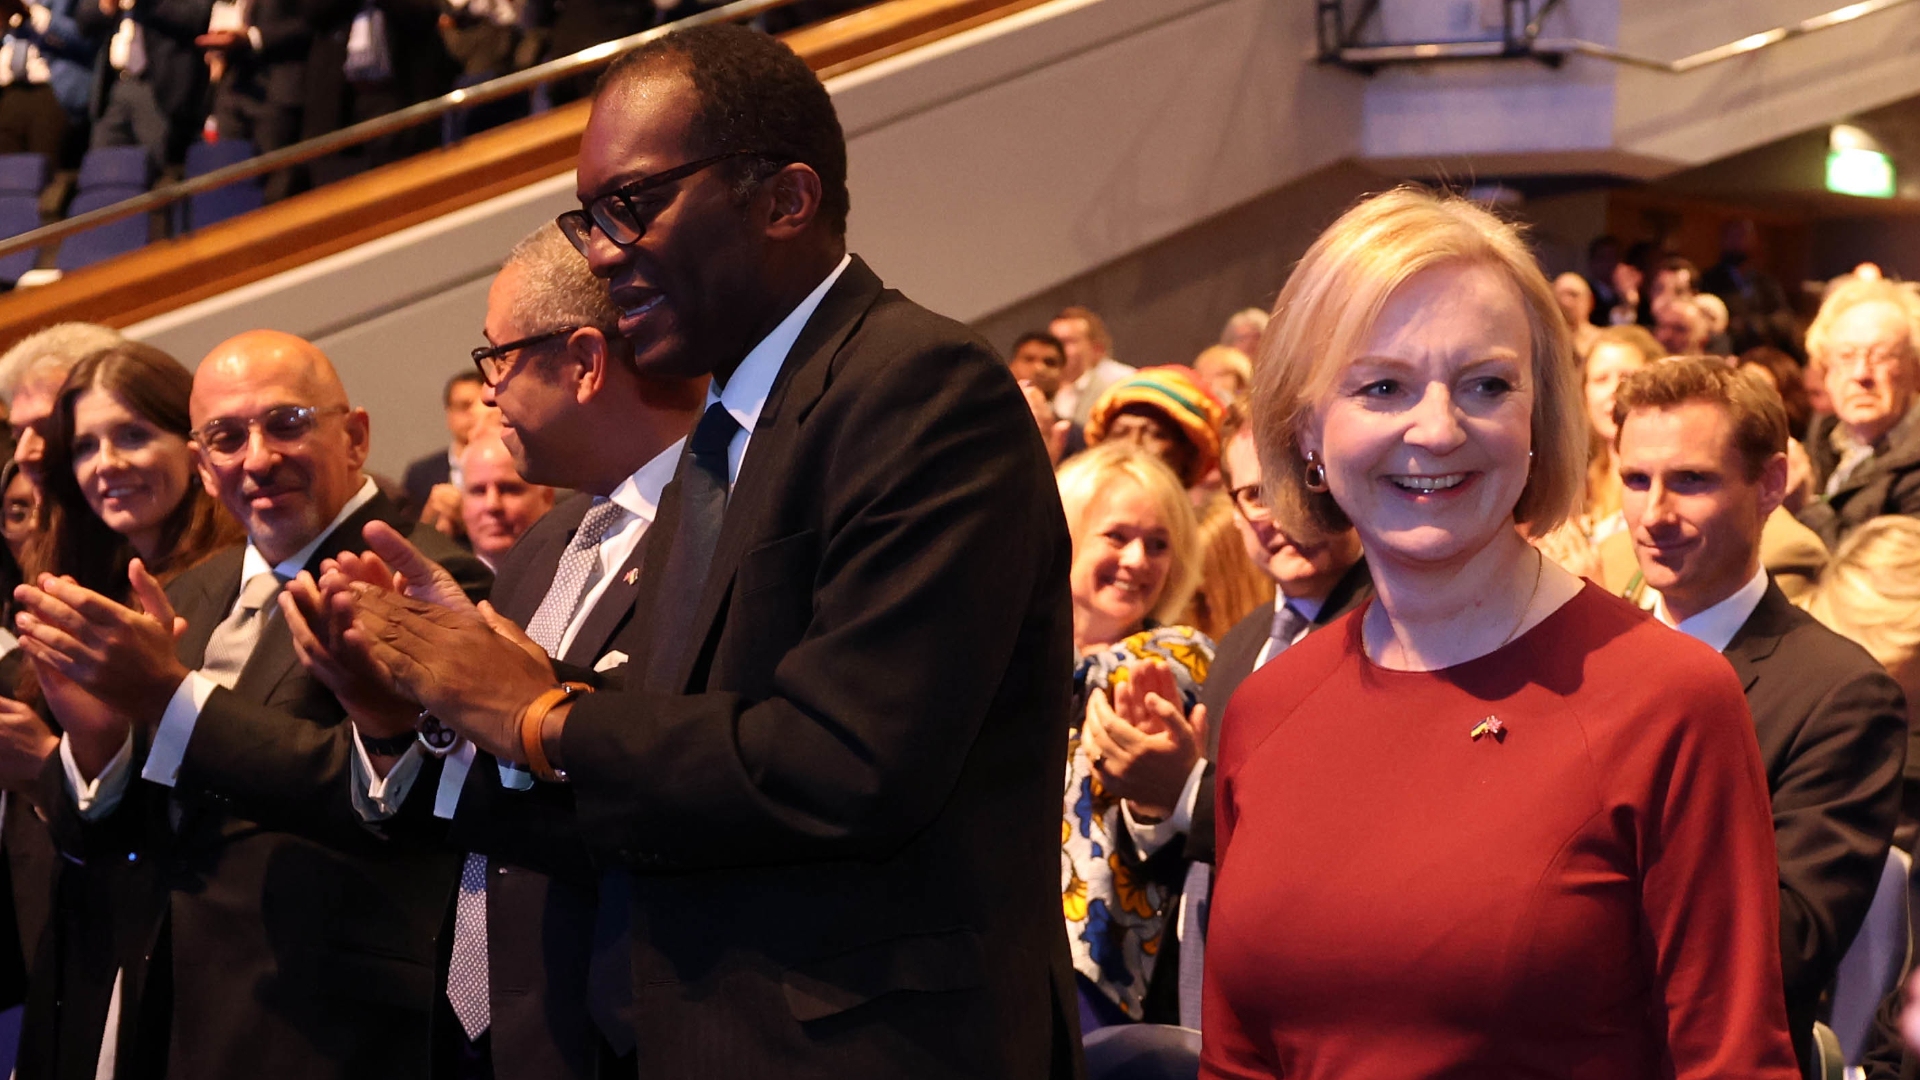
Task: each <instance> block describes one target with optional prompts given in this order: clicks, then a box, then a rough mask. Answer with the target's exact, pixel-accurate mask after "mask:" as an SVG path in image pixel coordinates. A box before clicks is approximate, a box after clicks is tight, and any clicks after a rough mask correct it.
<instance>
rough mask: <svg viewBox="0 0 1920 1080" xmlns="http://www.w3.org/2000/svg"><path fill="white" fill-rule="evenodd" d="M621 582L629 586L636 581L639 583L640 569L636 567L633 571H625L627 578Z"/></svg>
mask: <svg viewBox="0 0 1920 1080" xmlns="http://www.w3.org/2000/svg"><path fill="white" fill-rule="evenodd" d="M621 580H622V581H625V582H626V583H627V584H629V585H631V584H633V583H634V582H636V581H639V580H640V569H639V568H638V567H635V568H634V569H632V570H629V571H627V576H626V577H624V578H622V579H621Z"/></svg>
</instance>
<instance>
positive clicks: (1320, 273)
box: [1253, 186, 1587, 540]
mask: <svg viewBox="0 0 1920 1080" xmlns="http://www.w3.org/2000/svg"><path fill="white" fill-rule="evenodd" d="M1449 263H1453V264H1468V265H1482V266H1490V267H1493V268H1494V269H1496V270H1498V271H1500V272H1501V273H1502V274H1504V275H1505V276H1506V277H1507V279H1508V280H1509V281H1511V282H1512V283H1513V286H1514V289H1515V290H1516V291H1517V292H1518V293H1519V294H1520V300H1521V304H1522V306H1523V307H1524V308H1525V310H1526V314H1527V324H1528V326H1529V327H1530V328H1531V330H1532V334H1531V338H1532V346H1533V360H1532V368H1533V379H1534V387H1535V390H1534V397H1533V417H1532V442H1533V467H1532V469H1531V470H1530V471H1529V472H1528V475H1527V483H1526V487H1525V488H1523V489H1522V490H1521V492H1520V498H1519V500H1518V501H1517V502H1516V503H1515V505H1514V508H1513V516H1514V519H1515V520H1516V521H1517V522H1519V523H1520V524H1523V525H1526V526H1527V527H1528V531H1529V532H1531V533H1532V534H1534V535H1536V536H1538V535H1543V534H1545V533H1548V532H1551V531H1553V529H1554V528H1555V527H1556V526H1558V525H1559V524H1560V523H1561V522H1562V521H1563V520H1565V519H1566V517H1567V515H1568V514H1569V513H1570V512H1571V511H1572V509H1573V507H1574V504H1575V503H1576V501H1578V500H1579V498H1580V496H1581V492H1582V491H1583V489H1584V487H1585V475H1584V474H1585V470H1586V465H1587V424H1586V420H1585V403H1584V399H1583V396H1582V394H1581V390H1580V385H1579V376H1578V374H1577V371H1576V368H1575V365H1574V362H1573V339H1572V334H1571V332H1570V331H1569V330H1568V329H1567V322H1566V317H1565V316H1564V315H1562V314H1561V313H1560V305H1559V303H1558V302H1557V301H1556V300H1555V299H1554V296H1553V287H1552V286H1551V285H1549V284H1548V283H1547V279H1546V277H1545V276H1543V275H1542V274H1541V273H1540V267H1539V265H1538V264H1537V263H1536V262H1535V261H1534V258H1533V254H1532V253H1531V252H1529V251H1528V250H1527V246H1526V244H1525V242H1524V241H1522V239H1521V237H1520V233H1519V231H1518V230H1517V229H1515V228H1514V227H1513V226H1512V225H1509V224H1507V223H1505V222H1503V221H1501V220H1500V219H1499V218H1497V217H1495V216H1493V215H1492V214H1490V213H1488V212H1487V211H1486V210H1484V209H1482V208H1480V207H1478V206H1476V205H1474V204H1473V203H1470V202H1468V201H1466V200H1465V199H1461V198H1458V197H1455V196H1451V195H1441V194H1436V193H1434V192H1431V191H1428V190H1426V189H1424V188H1418V187H1413V186H1407V187H1400V188H1396V189H1394V190H1392V191H1389V192H1386V193H1385V194H1381V195H1375V196H1372V197H1371V198H1368V199H1366V200H1364V201H1362V202H1361V203H1360V204H1359V205H1357V206H1355V207H1354V208H1353V209H1351V210H1348V211H1347V212H1346V213H1345V214H1343V215H1341V217H1340V220H1338V221H1336V222H1334V223H1333V226H1332V227H1331V228H1329V229H1328V230H1327V231H1326V232H1324V233H1322V234H1320V238H1319V239H1318V240H1315V241H1314V242H1313V246H1312V247H1311V248H1308V249H1307V254H1306V256H1305V257H1304V258H1302V259H1301V260H1300V265H1299V266H1298V267H1296V268H1295V269H1294V272H1293V275H1292V277H1290V278H1289V279H1288V280H1287V285H1286V288H1284V289H1282V290H1281V292H1280V299H1279V301H1278V302H1277V303H1275V304H1274V308H1273V321H1272V322H1271V323H1269V324H1268V326H1267V332H1266V336H1265V337H1263V338H1261V341H1260V355H1259V356H1258V357H1256V358H1255V359H1254V365H1253V368H1254V374H1253V425H1254V435H1255V439H1256V442H1257V444H1258V446H1259V450H1260V467H1261V469H1262V470H1263V471H1264V473H1265V474H1266V488H1267V499H1268V505H1270V506H1272V507H1273V508H1274V512H1275V514H1276V515H1277V517H1278V518H1279V520H1280V521H1281V523H1282V525H1283V526H1285V527H1286V528H1287V530H1288V531H1289V532H1293V533H1295V534H1296V535H1299V536H1302V537H1303V538H1305V539H1316V540H1317V539H1321V538H1324V537H1326V536H1330V535H1332V534H1335V533H1339V532H1344V531H1345V530H1347V529H1349V528H1352V522H1351V521H1350V520H1349V519H1348V518H1347V515H1346V513H1345V512H1344V511H1343V510H1341V509H1340V507H1339V505H1338V504H1336V503H1335V502H1334V500H1333V497H1332V496H1331V495H1328V494H1316V493H1314V492H1310V491H1308V490H1307V487H1306V462H1305V461H1304V460H1303V457H1302V454H1301V452H1300V434H1301V432H1302V431H1304V430H1305V429H1306V427H1307V425H1308V424H1309V422H1310V421H1311V419H1312V416H1313V413H1314V410H1315V409H1316V408H1318V406H1319V405H1320V404H1321V403H1322V402H1324V401H1325V400H1326V397H1327V395H1328V394H1329V393H1331V391H1332V388H1333V385H1334V383H1335V381H1336V380H1337V378H1338V376H1339V373H1340V371H1341V369H1342V368H1344V367H1345V366H1346V365H1347V364H1348V363H1349V362H1351V361H1352V359H1353V358H1354V356H1355V355H1356V354H1357V353H1358V351H1359V349H1360V346H1361V343H1362V342H1363V341H1364V340H1365V339H1366V337H1367V335H1369V334H1371V333H1372V332H1373V325H1374V323H1375V322H1376V321H1377V320H1378V319H1379V317H1380V310H1381V309H1382V308H1383V307H1385V306H1386V303H1387V300H1388V298H1389V297H1391V296H1392V295H1393V293H1394V292H1395V290H1397V289H1399V288H1400V286H1402V285H1404V284H1405V283H1406V282H1407V281H1408V280H1409V279H1411V278H1413V277H1414V276H1415V275H1417V274H1419V273H1421V272H1422V271H1425V270H1430V269H1433V268H1434V267H1437V266H1442V265H1446V264H1449Z"/></svg>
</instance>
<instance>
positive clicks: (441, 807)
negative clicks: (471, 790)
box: [433, 739, 475, 821]
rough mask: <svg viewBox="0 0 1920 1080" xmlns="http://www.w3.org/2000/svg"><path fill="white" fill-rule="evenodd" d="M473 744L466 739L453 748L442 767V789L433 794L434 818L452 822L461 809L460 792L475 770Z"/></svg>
mask: <svg viewBox="0 0 1920 1080" xmlns="http://www.w3.org/2000/svg"><path fill="white" fill-rule="evenodd" d="M474 753H475V751H474V748H473V744H472V743H470V742H468V741H467V740H465V739H461V740H460V744H459V745H458V746H456V747H454V748H453V752H452V753H449V754H448V755H447V756H446V758H445V761H444V763H443V764H442V765H441V766H440V788H439V790H437V791H435V792H434V793H433V816H434V817H437V818H439V819H441V820H442V821H452V820H453V812H454V811H455V810H458V809H460V792H461V789H463V788H465V787H466V786H467V773H469V772H471V771H472V770H473V755H474Z"/></svg>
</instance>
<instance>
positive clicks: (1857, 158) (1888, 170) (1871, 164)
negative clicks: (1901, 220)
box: [1827, 148, 1894, 199]
mask: <svg viewBox="0 0 1920 1080" xmlns="http://www.w3.org/2000/svg"><path fill="white" fill-rule="evenodd" d="M1827 190H1828V191H1834V192H1838V193H1840V194H1842V195H1859V196H1863V197H1865V198H1869V199H1891V198H1893V195H1894V176H1893V159H1891V158H1889V157H1887V155H1885V154H1883V153H1881V152H1880V151H1878V150H1866V149H1860V148H1849V149H1835V150H1829V151H1827Z"/></svg>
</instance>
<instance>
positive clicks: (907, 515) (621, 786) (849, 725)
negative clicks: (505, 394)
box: [562, 343, 1065, 867]
mask: <svg viewBox="0 0 1920 1080" xmlns="http://www.w3.org/2000/svg"><path fill="white" fill-rule="evenodd" d="M931 351H935V352H937V353H938V355H932V356H928V355H921V356H918V357H909V356H901V357H899V358H898V359H899V362H897V363H890V364H874V365H871V366H863V368H862V370H861V371H860V372H858V373H854V374H851V375H849V377H847V378H845V379H844V380H843V381H841V382H838V383H836V384H834V386H832V387H829V388H828V389H827V390H826V391H825V393H824V395H823V396H822V398H821V399H820V400H819V401H818V402H816V403H814V407H813V408H812V409H811V411H810V413H809V414H808V419H807V420H806V421H805V422H804V423H805V424H806V425H812V426H813V427H812V432H813V433H819V434H817V435H816V434H813V433H808V434H805V435H804V436H803V437H804V438H807V439H811V438H815V437H818V438H822V439H829V440H831V441H830V443H829V445H828V446H827V447H826V448H825V449H824V452H823V453H822V454H821V456H820V458H819V460H821V461H823V462H825V463H826V465H825V475H823V476H821V477H819V479H818V480H817V481H813V482H812V483H811V484H810V486H813V487H816V488H817V490H818V491H820V492H821V496H820V498H821V505H820V507H819V515H818V520H819V521H820V522H822V523H824V527H823V528H822V529H820V530H819V533H818V534H817V535H814V536H807V535H805V534H796V535H794V536H790V537H785V538H777V539H775V540H773V541H772V542H771V543H768V544H766V545H764V546H763V547H762V548H760V549H758V550H754V551H748V552H747V553H746V555H745V556H744V558H743V559H742V561H741V563H740V568H739V572H738V575H737V577H736V578H735V581H736V583H737V584H738V586H739V587H738V589H737V590H736V591H735V593H734V598H733V600H732V601H731V603H732V606H731V607H730V608H729V615H728V621H727V623H726V630H725V632H724V633H723V634H722V642H721V648H722V650H728V649H731V650H735V651H736V653H737V654H739V655H747V654H751V653H758V654H759V655H761V656H766V657H767V659H766V660H765V661H763V662H764V663H765V665H766V667H767V668H770V669H771V673H772V676H771V681H770V688H771V692H770V693H767V694H765V695H764V696H757V697H749V696H747V695H745V694H742V693H738V692H731V691H725V690H720V691H707V692H704V693H695V694H686V695H671V694H658V693H653V694H650V693H644V692H641V693H634V692H623V693H599V694H594V695H591V696H589V697H587V698H585V699H583V700H581V702H580V703H579V704H577V705H575V706H574V708H573V710H572V713H571V714H570V716H569V719H568V721H567V724H566V727H565V729H564V734H563V736H562V739H563V751H564V755H565V760H566V761H567V763H568V769H569V772H570V773H571V775H572V778H573V784H574V792H575V799H576V805H577V807H578V810H579V816H580V821H581V825H582V828H583V830H584V831H585V834H586V836H587V839H588V842H589V843H590V844H591V845H592V846H593V847H594V848H595V849H596V850H602V851H605V850H612V851H615V852H625V853H637V855H638V856H641V857H644V858H646V859H650V860H658V861H659V862H660V863H661V864H664V865H676V866H689V867H725V866H760V865H768V864H773V863H790V862H796V861H813V860H827V859H860V858H885V857H887V856H889V855H890V854H892V853H894V852H895V851H897V850H898V849H899V848H900V847H901V846H902V845H904V844H906V843H907V842H909V841H910V840H911V839H912V838H913V837H914V836H915V835H916V834H918V833H920V832H921V831H922V830H924V829H925V828H926V827H927V826H928V824H929V823H930V822H931V821H932V820H933V819H934V818H935V816H936V815H937V814H938V813H939V811H940V809H941V808H942V807H943V806H944V805H945V803H946V802H947V800H949V799H950V798H951V796H952V793H953V791H954V789H955V785H956V783H957V782H958V779H959V776H960V772H961V769H962V767H963V765H964V764H965V762H966V760H967V755H968V751H969V748H970V747H972V746H973V745H974V743H975V741H976V739H977V738H978V736H979V733H980V731H981V730H982V726H983V724H984V722H985V719H986V716H987V715H988V710H989V708H990V707H992V706H993V705H994V704H995V701H996V696H997V695H998V694H999V692H1000V690H1001V685H1002V683H1003V681H1004V680H1005V679H1006V678H1007V674H1008V672H1009V670H1010V665H1011V664H1012V661H1013V650H1014V648H1015V643H1016V642H1018V641H1019V640H1020V639H1021V637H1022V627H1023V625H1024V624H1025V621H1026V620H1028V619H1029V618H1030V615H1029V612H1030V611H1031V610H1032V609H1033V602H1034V601H1033V598H1034V597H1035V596H1036V595H1038V591H1039V590H1041V589H1042V588H1043V587H1045V585H1046V583H1045V582H1043V580H1042V577H1043V575H1044V574H1045V573H1046V571H1047V568H1048V567H1049V566H1050V565H1051V564H1052V562H1053V561H1054V553H1055V551H1056V550H1057V546H1056V545H1057V543H1058V542H1064V539H1065V534H1064V527H1063V523H1062V519H1061V511H1060V508H1059V496H1058V492H1057V489H1056V488H1055V487H1054V485H1053V479H1052V475H1051V473H1050V472H1049V471H1048V469H1047V468H1046V463H1045V460H1044V456H1043V454H1044V451H1043V450H1042V448H1041V447H1040V445H1039V443H1038V435H1037V432H1036V431H1035V429H1034V427H1033V422H1032V419H1031V417H1030V416H1029V415H1026V414H1025V412H1024V410H1023V408H1022V407H1021V402H1020V400H1019V397H1018V390H1017V388H1016V387H1015V386H1014V384H1013V382H1012V381H1011V380H1009V379H1007V378H1006V374H1005V370H1004V367H1003V366H1002V365H1000V364H999V363H998V362H997V361H994V360H993V358H992V356H991V354H989V353H986V352H985V350H984V349H981V348H978V347H976V346H974V345H972V344H965V345H962V344H959V343H955V344H953V345H949V346H945V347H937V348H933V349H932V350H931ZM927 371H940V372H945V373H946V375H945V377H944V378H943V379H941V380H939V381H938V382H937V383H936V384H934V385H928V384H927V382H926V380H924V379H923V378H922V377H921V376H920V374H918V373H923V372H927ZM827 433H831V434H827ZM755 437H756V439H758V438H761V437H763V436H762V435H761V434H760V433H758V432H756V435H755ZM814 449H819V447H814ZM760 450H761V446H760V444H759V443H755V444H754V446H753V447H752V450H750V454H751V453H753V452H758V451H760ZM736 496H737V493H736ZM662 524H663V525H664V524H665V519H664V516H663V522H662ZM1056 537H1057V538H1058V540H1056ZM750 579H751V580H750ZM941 612H946V613H950V616H949V617H940V616H938V614H937V613H941ZM962 613H964V614H962ZM729 637H731V638H732V640H731V641H729V640H728V639H729ZM773 657H777V658H778V659H777V661H775V660H774V659H773ZM756 666H757V665H756ZM1008 707H1011V706H1010V705H1009V706H1008Z"/></svg>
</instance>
